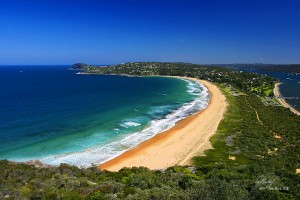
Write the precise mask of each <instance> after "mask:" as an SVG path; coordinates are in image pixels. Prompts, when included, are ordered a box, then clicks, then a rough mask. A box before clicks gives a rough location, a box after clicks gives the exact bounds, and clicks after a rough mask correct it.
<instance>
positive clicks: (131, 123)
mask: <svg viewBox="0 0 300 200" xmlns="http://www.w3.org/2000/svg"><path fill="white" fill-rule="evenodd" d="M140 125H141V124H140V123H137V122H131V121H125V122H122V123H121V124H120V126H122V127H124V128H129V127H131V126H140Z"/></svg>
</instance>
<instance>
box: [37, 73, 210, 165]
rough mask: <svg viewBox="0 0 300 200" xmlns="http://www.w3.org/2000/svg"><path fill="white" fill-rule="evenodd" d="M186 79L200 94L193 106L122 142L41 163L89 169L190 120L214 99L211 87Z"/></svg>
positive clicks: (187, 105) (129, 123)
mask: <svg viewBox="0 0 300 200" xmlns="http://www.w3.org/2000/svg"><path fill="white" fill-rule="evenodd" d="M183 80H185V81H187V82H188V86H187V87H188V88H187V91H188V92H189V93H191V94H193V95H196V94H197V95H198V96H197V98H196V99H195V100H193V101H191V102H189V103H185V104H184V105H183V106H182V107H180V108H179V109H177V110H174V111H173V112H172V113H170V114H168V115H167V116H165V117H164V118H163V119H158V120H152V121H151V122H150V123H149V126H148V127H147V128H145V129H144V130H142V131H140V132H135V133H131V134H128V135H127V136H123V137H121V138H119V139H118V141H114V142H111V143H109V144H106V145H104V146H95V147H92V148H89V149H85V150H84V151H80V152H74V153H68V154H59V155H51V156H47V157H45V158H43V159H41V161H42V162H45V163H48V164H52V165H59V164H60V163H68V164H71V165H76V166H79V167H88V166H91V165H92V164H101V163H103V162H106V161H108V160H110V159H113V158H115V157H117V156H119V155H121V154H122V153H124V152H125V151H126V150H129V149H130V148H133V147H135V146H137V145H138V144H140V143H141V142H142V141H145V140H148V139H150V138H151V137H153V136H155V135H156V134H158V133H160V132H162V131H165V130H168V129H170V128H171V127H173V126H174V125H175V124H176V122H178V121H180V120H181V119H183V118H185V117H187V116H188V115H190V114H192V113H194V112H196V111H198V110H202V109H204V108H206V107H207V105H208V99H209V98H210V97H209V93H208V90H207V88H205V87H204V86H203V85H202V84H199V83H197V82H194V81H190V80H186V79H183ZM155 109H156V112H157V110H159V109H164V108H163V107H161V106H158V107H156V108H155ZM168 109H170V108H168ZM136 121H137V120H133V119H131V120H129V121H123V122H122V123H121V124H120V125H121V126H123V127H125V128H128V127H130V126H140V125H141V124H140V123H138V122H136Z"/></svg>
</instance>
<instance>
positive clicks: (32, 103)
mask: <svg viewBox="0 0 300 200" xmlns="http://www.w3.org/2000/svg"><path fill="white" fill-rule="evenodd" d="M0 84H1V87H0V99H1V104H0V144H1V145H0V159H9V160H15V161H27V160H32V159H39V160H41V161H43V162H45V163H48V164H54V165H57V164H60V163H69V164H73V165H77V166H81V167H86V166H90V165H91V164H93V163H94V164H100V163H102V162H104V161H106V160H109V159H111V158H113V157H116V156H118V155H120V154H121V153H122V152H124V151H126V150H127V149H129V148H132V147H134V146H136V145H138V144H139V143H140V142H142V141H144V140H146V139H149V138H151V137H153V136H154V135H155V134H157V133H159V132H161V131H163V130H166V129H169V128H170V127H172V126H173V125H174V124H175V123H176V122H177V121H178V120H180V119H182V118H184V117H186V116H187V115H189V114H191V113H193V112H195V111H196V110H199V109H203V108H204V107H206V106H207V100H208V98H209V95H208V93H207V91H206V88H204V87H203V86H201V85H199V84H197V83H195V82H191V81H186V80H180V79H175V78H162V77H124V76H101V75H77V74H76V71H72V70H68V69H67V66H64V67H57V66H25V67H16V66H14V67H12V66H9V67H3V66H2V67H0Z"/></svg>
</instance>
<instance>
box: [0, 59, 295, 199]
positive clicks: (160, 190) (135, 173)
mask: <svg viewBox="0 0 300 200" xmlns="http://www.w3.org/2000/svg"><path fill="white" fill-rule="evenodd" d="M83 70H84V72H86V73H92V74H110V75H130V76H149V75H151V76H154V75H164V76H188V77H195V78H199V79H204V80H209V81H211V82H214V83H215V84H216V85H217V86H218V87H219V88H220V89H221V90H222V91H223V93H224V95H225V96H226V98H227V101H228V104H229V106H228V109H227V112H226V113H225V115H224V118H223V120H222V121H221V123H220V124H219V127H218V130H217V133H216V134H215V135H214V136H213V137H212V138H211V142H212V146H213V149H210V150H207V151H206V152H205V156H201V157H195V158H194V159H193V166H192V167H188V166H186V167H182V166H174V167H170V168H168V169H161V170H155V171H151V170H149V169H147V168H144V167H140V168H131V169H129V168H124V169H122V170H120V171H119V172H109V171H101V170H99V169H98V168H97V167H96V166H94V167H91V168H88V169H80V168H77V167H75V166H69V165H66V164H61V165H60V166H59V167H49V166H48V167H42V168H36V167H34V166H32V165H26V164H21V163H13V162H9V161H0V199H300V192H299V191H300V184H299V183H300V174H299V171H300V170H299V169H300V157H299V155H300V117H299V116H297V115H295V114H293V113H292V112H290V111H289V109H286V108H284V107H282V106H266V105H265V104H264V103H263V102H262V98H266V97H267V96H272V93H271V91H272V88H274V84H275V82H276V80H275V79H274V78H272V77H269V76H263V75H258V74H255V73H249V72H241V71H235V70H232V69H228V68H223V67H216V66H209V67H208V66H200V65H193V64H185V63H153V62H148V63H126V64H122V65H116V66H110V67H97V66H84V67H83Z"/></svg>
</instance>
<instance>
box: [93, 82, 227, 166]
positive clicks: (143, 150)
mask: <svg viewBox="0 0 300 200" xmlns="http://www.w3.org/2000/svg"><path fill="white" fill-rule="evenodd" d="M175 78H181V79H182V78H185V79H189V80H192V81H197V82H199V83H201V84H203V85H205V87H206V88H208V91H209V93H210V94H211V98H210V102H209V104H208V106H207V108H205V109H204V110H201V111H200V112H197V113H195V114H193V115H190V116H188V117H186V118H185V119H183V120H181V121H179V122H178V123H176V125H175V126H174V127H172V128H171V129H169V130H167V131H164V132H162V133H159V134H157V135H155V136H154V137H152V138H150V139H149V140H146V141H144V142H142V143H141V144H139V145H138V146H137V147H135V148H133V149H130V150H128V151H126V152H124V153H123V154H121V155H120V156H118V157H116V158H113V159H112V160H109V161H107V162H105V163H103V164H101V165H99V168H100V169H102V170H104V169H105V170H110V171H118V170H120V169H122V168H123V167H139V166H144V167H148V168H149V169H162V168H167V167H170V166H173V165H187V164H189V163H190V160H191V158H192V157H193V156H195V155H201V154H203V152H204V151H205V150H206V149H209V148H211V144H210V141H209V139H210V138H211V136H213V135H214V133H215V132H216V130H217V127H218V125H219V122H220V121H221V119H222V117H223V114H224V112H225V109H226V106H227V103H226V98H225V96H224V95H223V94H222V92H221V91H220V90H219V88H218V87H217V86H215V85H213V84H212V83H210V82H208V81H202V80H198V79H195V78H186V77H175Z"/></svg>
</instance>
